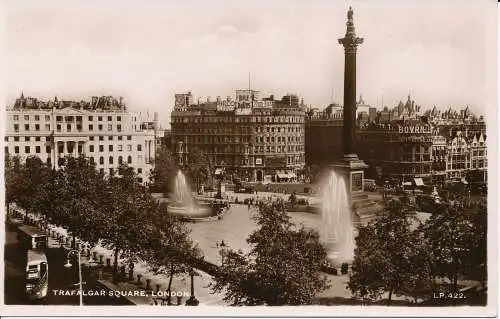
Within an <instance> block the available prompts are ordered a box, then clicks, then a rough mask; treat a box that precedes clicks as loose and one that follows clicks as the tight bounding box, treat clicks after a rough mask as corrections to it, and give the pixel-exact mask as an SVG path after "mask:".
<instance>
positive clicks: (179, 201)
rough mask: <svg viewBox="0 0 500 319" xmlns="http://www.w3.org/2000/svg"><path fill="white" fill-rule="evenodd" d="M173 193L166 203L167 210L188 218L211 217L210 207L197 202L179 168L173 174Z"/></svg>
mask: <svg viewBox="0 0 500 319" xmlns="http://www.w3.org/2000/svg"><path fill="white" fill-rule="evenodd" d="M174 183H175V184H174V193H173V194H172V198H171V201H170V202H169V204H168V212H169V213H172V214H174V215H178V216H181V217H184V218H187V219H190V220H196V219H199V218H207V217H211V216H212V215H213V214H212V209H211V208H210V207H208V205H206V204H201V203H197V202H196V201H195V200H194V198H193V196H191V190H190V189H189V186H188V184H187V182H186V176H184V174H183V173H182V172H181V171H180V170H179V171H178V172H177V175H176V176H175V181H174Z"/></svg>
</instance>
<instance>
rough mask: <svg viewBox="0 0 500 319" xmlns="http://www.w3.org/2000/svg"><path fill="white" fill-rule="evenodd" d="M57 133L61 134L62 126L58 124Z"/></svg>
mask: <svg viewBox="0 0 500 319" xmlns="http://www.w3.org/2000/svg"><path fill="white" fill-rule="evenodd" d="M57 131H58V132H61V124H57Z"/></svg>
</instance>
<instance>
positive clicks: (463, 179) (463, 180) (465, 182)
mask: <svg viewBox="0 0 500 319" xmlns="http://www.w3.org/2000/svg"><path fill="white" fill-rule="evenodd" d="M461 182H462V183H464V184H465V185H467V184H469V183H467V181H466V180H465V178H462V179H461Z"/></svg>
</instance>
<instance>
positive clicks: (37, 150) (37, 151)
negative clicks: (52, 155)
mask: <svg viewBox="0 0 500 319" xmlns="http://www.w3.org/2000/svg"><path fill="white" fill-rule="evenodd" d="M35 153H37V154H39V153H40V146H35Z"/></svg>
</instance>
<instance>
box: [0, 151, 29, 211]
mask: <svg viewBox="0 0 500 319" xmlns="http://www.w3.org/2000/svg"><path fill="white" fill-rule="evenodd" d="M4 165H5V202H6V203H7V207H8V206H9V205H10V204H12V203H15V202H19V200H20V197H21V193H22V186H23V183H24V182H25V181H24V180H23V179H24V176H23V173H24V172H23V165H22V164H21V160H20V159H19V157H17V156H16V157H11V156H9V154H6V156H5V164H4Z"/></svg>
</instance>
